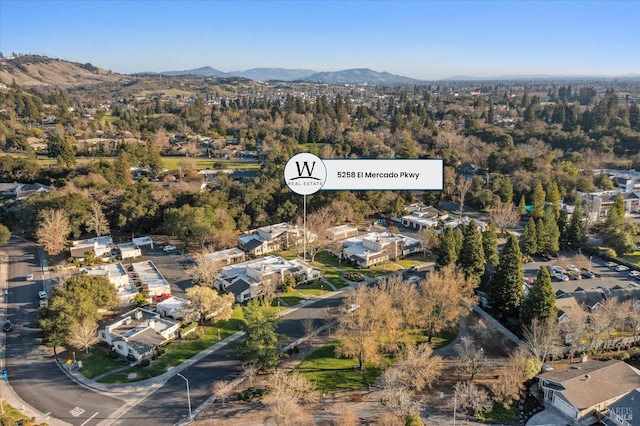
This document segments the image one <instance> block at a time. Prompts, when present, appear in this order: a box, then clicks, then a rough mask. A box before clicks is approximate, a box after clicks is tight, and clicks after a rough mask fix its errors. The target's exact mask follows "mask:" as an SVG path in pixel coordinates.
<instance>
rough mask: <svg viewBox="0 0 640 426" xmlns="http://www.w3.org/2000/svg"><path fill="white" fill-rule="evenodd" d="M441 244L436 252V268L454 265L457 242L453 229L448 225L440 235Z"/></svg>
mask: <svg viewBox="0 0 640 426" xmlns="http://www.w3.org/2000/svg"><path fill="white" fill-rule="evenodd" d="M438 239H439V240H440V241H439V244H438V251H437V252H436V269H442V268H444V267H445V266H449V265H453V264H454V263H455V262H456V258H457V257H458V256H457V252H456V242H455V236H454V235H453V229H451V228H449V227H446V228H445V229H444V230H443V231H442V232H440V235H439V236H438Z"/></svg>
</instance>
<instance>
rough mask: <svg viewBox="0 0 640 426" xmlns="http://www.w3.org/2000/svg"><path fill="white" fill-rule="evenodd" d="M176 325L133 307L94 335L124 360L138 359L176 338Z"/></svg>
mask: <svg viewBox="0 0 640 426" xmlns="http://www.w3.org/2000/svg"><path fill="white" fill-rule="evenodd" d="M179 328H180V324H179V323H177V322H174V321H170V320H167V319H162V318H160V315H159V314H157V313H155V312H153V311H149V310H147V309H142V308H136V309H134V310H132V311H129V312H127V313H125V314H122V315H121V316H120V317H119V318H117V319H115V320H113V321H111V322H108V323H106V324H105V325H104V327H103V328H102V329H100V330H99V332H98V335H99V337H100V341H102V342H105V343H107V344H108V345H110V346H111V349H112V350H113V351H115V352H117V353H119V354H120V355H122V356H124V357H132V358H133V359H135V360H140V359H141V358H143V357H146V356H149V355H151V353H152V352H153V350H154V349H156V348H158V347H159V346H162V345H163V344H165V343H167V342H168V341H170V340H172V339H174V338H176V337H177V336H178V329H179Z"/></svg>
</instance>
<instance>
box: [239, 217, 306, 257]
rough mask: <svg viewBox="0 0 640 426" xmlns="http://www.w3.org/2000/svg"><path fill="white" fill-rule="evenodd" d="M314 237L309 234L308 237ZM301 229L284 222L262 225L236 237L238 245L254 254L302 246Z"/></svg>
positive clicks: (260, 254) (259, 254)
mask: <svg viewBox="0 0 640 426" xmlns="http://www.w3.org/2000/svg"><path fill="white" fill-rule="evenodd" d="M312 238H314V236H313V235H311V234H309V239H312ZM303 240H304V239H303V230H302V228H299V227H297V226H294V225H290V224H288V223H286V222H283V223H276V224H275V225H269V226H264V227H262V228H258V229H256V230H254V231H250V232H248V233H246V234H244V235H240V236H239V237H238V246H239V247H240V248H241V249H242V250H244V251H246V252H248V253H251V254H253V255H255V256H262V255H265V254H269V253H273V252H276V251H280V250H285V249H287V248H290V247H296V246H302V244H303V243H304V241H303Z"/></svg>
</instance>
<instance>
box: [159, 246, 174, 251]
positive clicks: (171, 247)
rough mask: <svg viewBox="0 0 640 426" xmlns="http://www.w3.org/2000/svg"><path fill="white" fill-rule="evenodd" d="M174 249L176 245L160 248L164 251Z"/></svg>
mask: <svg viewBox="0 0 640 426" xmlns="http://www.w3.org/2000/svg"><path fill="white" fill-rule="evenodd" d="M175 249H176V246H164V247H163V248H162V250H164V251H174V250H175Z"/></svg>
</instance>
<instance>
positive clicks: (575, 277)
mask: <svg viewBox="0 0 640 426" xmlns="http://www.w3.org/2000/svg"><path fill="white" fill-rule="evenodd" d="M567 275H568V276H569V278H570V279H572V280H581V279H582V274H580V272H576V271H567Z"/></svg>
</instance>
